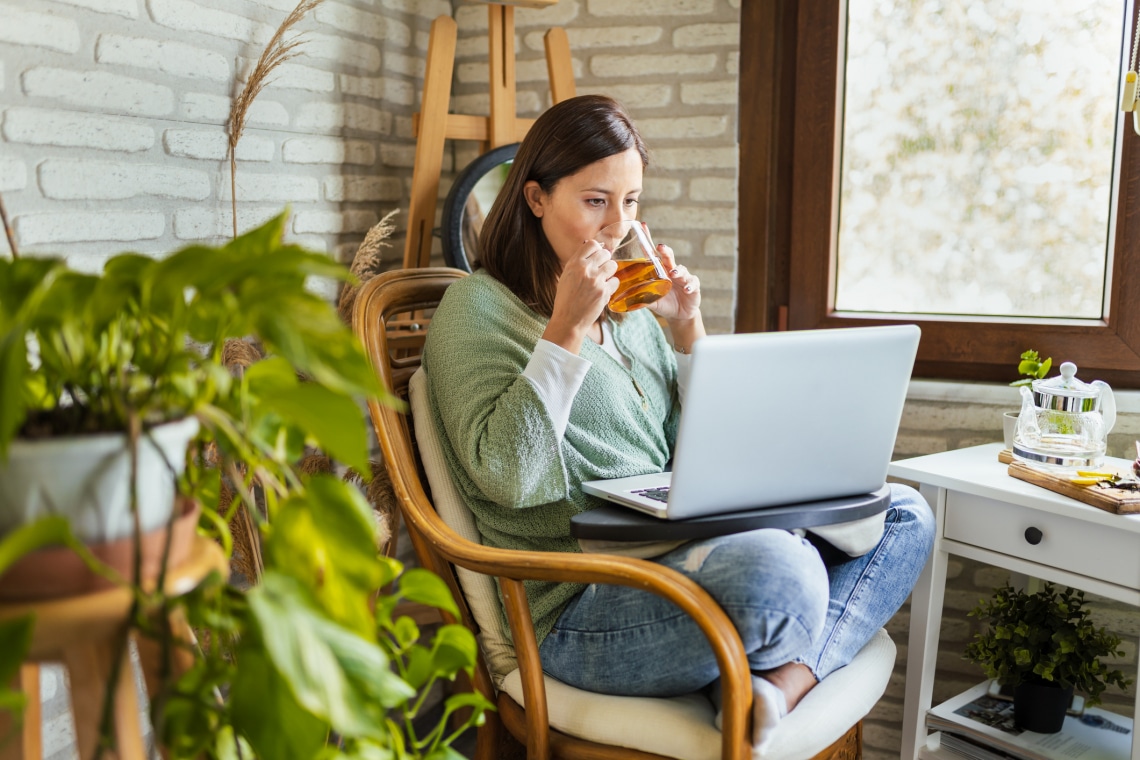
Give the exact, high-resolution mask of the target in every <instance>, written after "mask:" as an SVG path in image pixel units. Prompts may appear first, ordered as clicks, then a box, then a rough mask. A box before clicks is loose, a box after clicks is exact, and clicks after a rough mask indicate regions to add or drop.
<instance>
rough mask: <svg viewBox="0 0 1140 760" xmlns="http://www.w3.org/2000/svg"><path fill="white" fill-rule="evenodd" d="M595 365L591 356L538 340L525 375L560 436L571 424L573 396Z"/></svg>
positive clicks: (524, 371) (576, 393) (560, 436)
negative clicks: (574, 352)
mask: <svg viewBox="0 0 1140 760" xmlns="http://www.w3.org/2000/svg"><path fill="white" fill-rule="evenodd" d="M592 365H593V362H591V361H590V360H589V359H583V358H582V357H581V356H578V355H577V354H572V353H570V352H569V351H567V350H566V349H564V348H563V347H562V346H559V345H557V344H554V343H551V342H550V341H548V340H542V339H539V341H538V343H537V344H536V345H535V347H534V353H533V354H531V356H530V361H529V362H527V365H526V369H524V370H523V377H525V378H526V379H527V380H529V381H530V383H531V385H533V386H534V390H535V392H536V393H537V394H538V397H539V398H540V399H542V403H543V404H545V405H546V413H547V414H549V415H550V420H551V422H553V423H554V431H555V432H556V433H557V434H558V437H559V439H561V438H562V436H563V435H565V434H566V426H567V425H569V424H570V407H572V406H573V405H574V397H575V396H576V395H578V389H579V388H581V387H582V381H583V380H585V379H586V373H587V372H588V371H589V370H590V367H591V366H592Z"/></svg>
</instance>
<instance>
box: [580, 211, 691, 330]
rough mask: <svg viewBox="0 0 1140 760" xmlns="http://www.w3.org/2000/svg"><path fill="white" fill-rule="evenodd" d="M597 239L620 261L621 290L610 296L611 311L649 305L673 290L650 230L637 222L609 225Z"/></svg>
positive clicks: (628, 309) (619, 278)
mask: <svg viewBox="0 0 1140 760" xmlns="http://www.w3.org/2000/svg"><path fill="white" fill-rule="evenodd" d="M597 240H598V242H599V243H601V244H602V245H603V246H604V247H605V248H606V249H607V250H609V251H610V252H612V253H613V258H614V261H616V262H617V267H618V268H617V274H616V277H617V278H618V282H619V283H620V284H619V285H618V289H617V290H616V291H614V294H613V295H612V296H610V309H612V310H613V311H617V312H627V311H633V310H634V309H640V308H641V307H642V306H648V305H649V304H651V303H653V302H654V301H656V300H657V299H658V298H660V297H661V296H663V295H665V294H666V293H668V292H669V291H670V289H672V287H673V283H672V282H671V281H670V280H669V278H668V276H667V275H666V274H665V267H663V266H662V265H661V259H659V258H657V249H656V247H655V246H654V245H653V240H652V239H651V238H650V237H649V229H648V228H647V227H645V225H643V224H642V223H641V222H639V221H637V220H636V219H629V220H626V221H623V222H614V223H613V224H608V225H606V226H605V227H603V228H602V229H601V231H600V232H598V237H597Z"/></svg>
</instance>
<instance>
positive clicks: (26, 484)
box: [0, 417, 198, 543]
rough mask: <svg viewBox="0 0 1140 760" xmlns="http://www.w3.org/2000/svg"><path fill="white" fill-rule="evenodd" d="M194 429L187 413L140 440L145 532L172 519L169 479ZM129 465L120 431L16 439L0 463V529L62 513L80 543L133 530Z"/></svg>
mask: <svg viewBox="0 0 1140 760" xmlns="http://www.w3.org/2000/svg"><path fill="white" fill-rule="evenodd" d="M197 432H198V419H197V418H196V417H187V418H185V419H182V420H177V421H175V422H168V423H166V424H165V425H159V426H157V427H155V428H153V429H151V431H150V435H149V436H147V435H144V436H143V437H142V438H140V439H139V464H138V477H137V478H136V482H137V484H138V495H139V501H138V504H139V517H140V522H141V523H142V530H143V532H147V531H151V530H154V529H156V528H160V527H162V526H163V525H165V524H166V522H167V520H168V519H169V518H170V514H171V512H172V511H173V509H174V491H175V488H174V481H175V478H176V476H177V475H180V474H181V473H182V471H183V470H184V469H185V467H186V446H187V444H188V443H189V442H190V439H192V438H193V437H194V435H195V434H196V433H197ZM152 439H153V440H152ZM156 444H157V448H156ZM160 450H161V452H162V453H161V454H160V453H159V452H160ZM163 455H165V459H164V458H163ZM167 461H169V462H170V466H171V467H173V468H174V473H172V472H171V470H170V467H168V466H167V464H166V463H167ZM130 467H131V460H130V452H129V445H128V440H127V436H126V434H123V433H105V434H100V435H83V436H69V437H66V438H45V439H43V440H36V441H25V440H20V439H17V440H15V441H13V442H12V445H11V446H10V447H9V449H8V461H7V462H6V463H2V464H0V534H3V533H6V532H8V531H11V530H12V529H13V528H16V527H19V526H20V525H23V524H25V523H29V522H32V521H33V520H35V519H37V518H40V517H46V516H48V515H59V516H62V517H66V518H68V519H69V520H70V521H71V525H72V531H73V532H74V533H75V535H76V537H77V538H79V539H80V540H81V541H84V542H88V543H98V542H105V541H114V540H116V539H119V538H123V537H125V536H129V535H131V532H132V530H133V519H132V517H131V506H130V505H131V492H130Z"/></svg>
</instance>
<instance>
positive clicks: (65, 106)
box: [0, 0, 451, 269]
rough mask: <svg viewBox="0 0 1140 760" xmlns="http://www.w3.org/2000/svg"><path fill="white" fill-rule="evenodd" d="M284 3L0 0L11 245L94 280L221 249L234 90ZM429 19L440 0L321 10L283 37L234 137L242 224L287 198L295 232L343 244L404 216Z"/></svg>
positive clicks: (444, 6) (396, 244)
mask: <svg viewBox="0 0 1140 760" xmlns="http://www.w3.org/2000/svg"><path fill="white" fill-rule="evenodd" d="M295 4H296V0H252V2H248V3H244V4H235V3H215V2H211V1H210V0H59V2H52V3H38V2H29V1H28V0H0V191H2V192H4V194H5V198H4V200H5V202H6V206H7V208H8V211H9V214H10V216H11V217H12V218H13V221H14V229H15V230H16V232H17V236H18V241H19V243H20V245H21V246H22V247H23V248H24V249H25V250H26V251H28V252H30V253H36V252H43V253H48V252H51V253H63V254H65V255H70V256H72V257H73V260H74V261H75V263H76V265H77V266H82V267H84V268H86V269H92V268H96V267H98V266H101V264H102V262H103V261H105V260H106V258H108V257H109V256H111V255H112V254H114V253H116V252H118V251H120V250H124V249H128V248H130V249H135V250H144V251H146V252H152V253H155V254H160V253H162V252H166V251H170V250H174V249H176V248H178V247H180V246H182V245H184V244H185V243H186V242H188V241H191V240H198V239H206V240H209V241H212V242H221V241H223V240H225V239H226V238H228V237H229V236H230V235H231V234H232V233H231V211H230V196H231V191H230V175H229V162H228V157H229V134H228V127H227V124H228V121H229V116H230V107H231V101H232V97H233V95H234V94H235V93H236V92H237V91H238V90H239V89H240V87H241V86H242V84H243V83H244V82H245V77H246V76H248V74H249V72H250V70H251V69H252V67H253V66H254V64H255V62H256V60H257V57H258V55H259V54H260V52H261V49H262V47H263V45H264V43H265V42H266V41H267V40H268V39H269V37H270V36H271V35H272V33H273V31H274V30H275V29H276V28H277V26H278V25H279V24H280V22H281V20H282V19H283V18H284V16H285V15H286V13H287V12H288V11H289V10H292V8H293V7H294V5H295ZM441 12H443V13H450V12H451V6H450V3H449V2H447V1H446V0H431V1H430V2H419V1H418V0H417V2H411V3H399V2H392V1H391V0H389V2H387V3H383V2H375V1H374V0H328V2H326V3H325V4H324V5H323V6H322V10H321V12H320V13H319V14H314V15H313V16H312V17H310V18H308V19H305V20H303V21H302V22H301V24H300V25H298V27H296V29H297V30H299V31H300V32H301V33H302V35H303V36H302V37H301V40H302V44H301V45H300V47H298V48H297V53H298V55H297V56H296V57H295V58H293V59H292V60H290V61H289V62H288V63H286V64H284V65H282V66H280V67H279V68H278V69H277V70H276V71H275V72H274V74H273V75H272V76H271V78H270V81H269V82H268V84H267V86H266V88H265V90H264V91H263V92H262V93H261V94H260V96H259V97H258V99H257V100H256V101H255V102H254V104H253V106H252V108H251V109H250V111H249V114H248V117H247V120H246V129H245V132H244V134H243V136H242V139H241V140H240V142H239V144H238V149H237V159H238V170H237V173H238V176H237V185H238V191H237V202H238V222H239V225H240V226H241V228H243V229H244V228H248V227H249V226H252V225H255V224H258V223H260V222H262V221H264V220H265V219H267V218H269V217H271V216H274V215H275V214H277V213H280V211H281V209H282V208H284V207H285V206H287V205H288V206H290V207H291V209H292V210H293V213H294V218H293V220H291V223H290V227H289V229H290V235H291V237H292V239H294V240H299V241H304V242H305V243H306V244H308V245H311V246H312V247H313V248H315V249H317V250H323V251H333V250H342V249H344V250H355V248H356V246H357V245H358V244H359V241H360V239H361V238H362V237H363V234H364V232H365V231H366V230H367V227H368V226H369V225H368V222H369V221H370V220H371V221H372V223H374V222H375V220H377V219H379V217H380V216H381V215H383V214H385V213H387V212H389V211H391V210H393V209H399V208H401V207H403V208H406V206H407V187H408V184H409V182H410V178H411V164H412V161H411V156H412V155H413V154H414V139H413V137H412V135H411V131H410V127H409V126H408V125H410V124H411V116H412V113H413V112H414V111H415V110H416V103H417V101H418V96H419V92H420V89H421V87H422V76H423V71H424V45H425V44H426V36H425V35H426V32H427V30H428V27H429V26H430V23H431V20H432V19H433V18H434V17H435V16H436V15H438V14H439V13H441ZM386 56H387V57H388V59H389V60H390V61H392V62H393V64H394V65H393V66H390V67H386V68H385V67H383V66H382V62H383V61H384V60H385V57H386ZM397 119H400V120H402V121H401V123H403V124H404V125H405V127H404V128H403V130H402V131H401V132H400V133H399V134H396V131H397V130H396V129H395V124H396V123H397ZM446 163H447V165H448V166H449V167H450V166H451V162H450V161H448V162H446ZM397 237H398V238H399V239H397V240H394V241H393V245H392V250H393V261H395V260H396V259H398V254H397V253H396V252H397V251H398V250H400V246H401V244H402V231H399V232H398V233H397ZM4 250H5V251H6V250H7V246H6V244H5V246H4ZM0 255H3V254H0Z"/></svg>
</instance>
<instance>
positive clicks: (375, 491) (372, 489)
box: [344, 459, 399, 556]
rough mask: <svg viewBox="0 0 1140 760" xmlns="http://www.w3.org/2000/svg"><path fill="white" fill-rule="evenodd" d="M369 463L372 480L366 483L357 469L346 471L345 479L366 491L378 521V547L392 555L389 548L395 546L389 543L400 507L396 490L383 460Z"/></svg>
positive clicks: (374, 517) (365, 494) (365, 496)
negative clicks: (397, 503)
mask: <svg viewBox="0 0 1140 760" xmlns="http://www.w3.org/2000/svg"><path fill="white" fill-rule="evenodd" d="M368 464H369V466H370V467H371V468H372V480H371V481H369V482H368V483H365V482H364V479H363V478H362V477H360V473H358V472H357V471H356V470H349V471H348V472H346V473H345V474H344V480H345V482H347V483H352V484H353V485H355V486H356V487H357V488H360V489H361V490H362V491H364V498H366V499H368V503H369V504H371V505H372V517H373V519H374V520H375V521H376V548H377V550H379V551H380V552H382V553H384V554H388V556H392V553H391V552H390V551H389V549H391V548H393V547H391V546H390V545H389V544H390V542H391V541H392V537H393V529H394V528H395V527H396V516H397V514H399V508H398V507H397V506H396V490H395V489H394V488H393V487H392V480H391V478H390V477H389V476H388V468H387V467H386V466H385V465H384V462H383V461H380V460H378V459H373V460H372V461H370V462H369V463H368Z"/></svg>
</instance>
